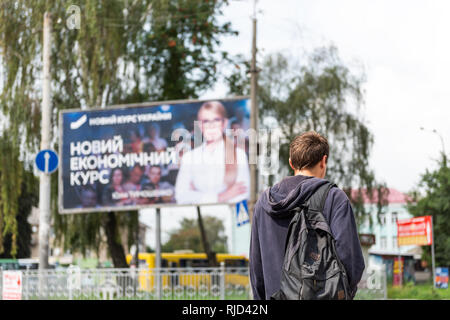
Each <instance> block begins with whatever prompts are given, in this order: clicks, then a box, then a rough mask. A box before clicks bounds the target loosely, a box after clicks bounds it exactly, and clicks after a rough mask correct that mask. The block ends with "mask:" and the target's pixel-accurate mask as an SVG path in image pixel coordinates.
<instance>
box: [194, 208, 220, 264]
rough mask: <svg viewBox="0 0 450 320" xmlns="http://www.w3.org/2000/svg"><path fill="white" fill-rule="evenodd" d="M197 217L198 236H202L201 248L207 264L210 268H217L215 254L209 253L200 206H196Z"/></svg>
mask: <svg viewBox="0 0 450 320" xmlns="http://www.w3.org/2000/svg"><path fill="white" fill-rule="evenodd" d="M197 215H198V227H199V228H200V234H201V236H202V243H203V248H204V250H205V253H206V256H207V257H208V263H209V266H210V267H216V266H217V260H216V254H215V252H212V251H211V248H210V246H209V242H208V238H207V236H206V232H205V228H204V226H203V219H202V215H201V213H200V206H197Z"/></svg>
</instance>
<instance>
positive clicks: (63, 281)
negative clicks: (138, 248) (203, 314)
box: [0, 266, 251, 300]
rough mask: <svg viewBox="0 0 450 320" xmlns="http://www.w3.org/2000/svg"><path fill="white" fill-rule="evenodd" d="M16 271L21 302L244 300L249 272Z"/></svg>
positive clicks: (0, 287) (183, 269)
mask: <svg viewBox="0 0 450 320" xmlns="http://www.w3.org/2000/svg"><path fill="white" fill-rule="evenodd" d="M20 272H21V273H22V286H21V290H22V300H35V299H39V300H48V299H54V300H67V299H69V300H153V299H168V300H174V299H175V300H177V299H183V300H195V299H202V300H214V299H216V300H225V299H249V292H250V290H251V289H250V286H249V280H248V278H249V277H248V268H225V267H224V266H221V267H219V268H161V269H152V270H149V269H144V268H140V269H133V268H130V269H80V268H78V267H70V268H67V269H60V270H44V271H39V270H22V271H20ZM0 275H1V272H0ZM2 278H3V277H2V276H0V292H2V285H3V284H2V280H1V279H2ZM0 299H1V296H0Z"/></svg>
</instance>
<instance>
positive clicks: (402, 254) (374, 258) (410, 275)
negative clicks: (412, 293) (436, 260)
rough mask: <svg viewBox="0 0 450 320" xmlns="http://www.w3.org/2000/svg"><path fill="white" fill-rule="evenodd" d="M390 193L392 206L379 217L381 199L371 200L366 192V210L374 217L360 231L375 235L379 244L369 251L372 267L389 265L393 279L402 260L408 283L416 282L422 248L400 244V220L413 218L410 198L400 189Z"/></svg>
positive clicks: (376, 243) (388, 269) (388, 205)
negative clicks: (417, 265)
mask: <svg viewBox="0 0 450 320" xmlns="http://www.w3.org/2000/svg"><path fill="white" fill-rule="evenodd" d="M388 190H389V194H388V197H387V202H388V204H387V206H386V207H384V208H383V210H382V213H381V214H380V215H379V216H378V217H377V211H378V209H377V201H378V199H377V197H376V196H375V197H374V198H373V199H369V197H368V196H367V195H366V194H365V193H364V192H363V201H364V207H365V210H366V211H367V212H369V214H370V216H368V217H367V218H366V219H365V220H364V221H363V223H362V225H360V227H359V232H360V233H362V234H373V235H374V236H375V244H373V245H372V246H371V247H370V248H369V250H368V254H369V258H368V265H380V264H384V265H386V271H387V276H388V280H391V279H393V277H394V274H395V273H397V271H395V270H396V269H395V268H396V266H397V263H398V261H399V258H400V259H401V261H402V262H403V264H402V265H404V268H403V272H404V273H403V279H404V281H410V280H411V281H415V265H416V264H417V262H420V259H421V256H422V248H421V247H420V246H414V245H411V246H400V247H399V246H398V245H397V220H402V219H409V218H412V217H413V216H412V215H411V214H410V213H409V212H408V210H407V208H406V204H407V201H408V200H409V197H408V196H407V195H406V194H404V193H402V192H400V191H398V190H396V189H393V188H389V189H388ZM352 192H354V193H353V195H355V194H356V191H355V190H353V191H352ZM394 266H395V268H394Z"/></svg>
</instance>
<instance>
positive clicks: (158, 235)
mask: <svg viewBox="0 0 450 320" xmlns="http://www.w3.org/2000/svg"><path fill="white" fill-rule="evenodd" d="M155 234H156V248H155V270H157V271H156V274H155V277H156V299H158V300H160V299H161V208H156V228H155Z"/></svg>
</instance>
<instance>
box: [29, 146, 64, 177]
mask: <svg viewBox="0 0 450 320" xmlns="http://www.w3.org/2000/svg"><path fill="white" fill-rule="evenodd" d="M34 162H35V163H36V167H37V168H38V169H39V170H40V171H42V172H45V173H52V172H54V171H55V170H56V169H58V162H59V161H58V155H57V154H56V152H55V151H53V150H49V149H47V150H41V151H39V153H38V154H37V155H36V159H35V160H34Z"/></svg>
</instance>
